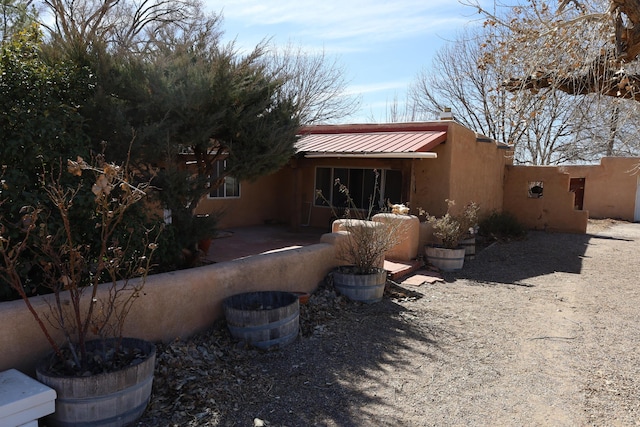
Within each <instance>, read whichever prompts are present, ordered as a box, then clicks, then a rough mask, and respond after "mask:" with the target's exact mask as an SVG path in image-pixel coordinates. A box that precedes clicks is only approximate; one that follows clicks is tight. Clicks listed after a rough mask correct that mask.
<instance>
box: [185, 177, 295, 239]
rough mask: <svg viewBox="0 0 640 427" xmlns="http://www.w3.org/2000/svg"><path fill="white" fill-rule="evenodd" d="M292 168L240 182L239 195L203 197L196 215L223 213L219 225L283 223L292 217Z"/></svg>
mask: <svg viewBox="0 0 640 427" xmlns="http://www.w3.org/2000/svg"><path fill="white" fill-rule="evenodd" d="M292 177H293V170H292V168H291V167H290V166H289V165H286V166H284V167H283V168H282V169H281V170H279V171H278V172H276V173H273V174H270V175H267V176H264V177H261V178H260V179H257V180H255V181H241V182H240V197H237V198H219V199H218V198H208V197H205V198H203V199H202V200H201V201H200V203H198V207H197V208H196V214H205V213H221V216H220V222H219V227H220V228H229V227H243V226H249V225H260V224H264V223H265V222H271V223H278V224H284V223H289V221H290V218H291V210H290V208H291V199H292V192H293V180H292Z"/></svg>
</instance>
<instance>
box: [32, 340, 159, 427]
mask: <svg viewBox="0 0 640 427" xmlns="http://www.w3.org/2000/svg"><path fill="white" fill-rule="evenodd" d="M114 340H116V339H115V338H109V339H107V340H106V341H107V342H112V341H114ZM101 342H102V340H91V341H88V342H87V346H88V347H89V348H95V346H97V345H100V343H101ZM122 346H123V347H124V348H127V347H134V346H135V347H139V348H141V349H142V351H143V353H144V356H143V357H142V358H141V359H140V362H139V363H135V364H130V365H128V366H125V367H123V368H121V369H117V370H114V371H110V372H101V373H99V374H94V375H88V376H75V375H74V376H72V375H61V374H58V373H54V372H51V371H50V369H48V367H47V366H48V365H50V360H51V357H55V355H53V356H52V355H51V354H49V355H47V356H46V357H45V358H43V359H41V360H40V362H39V363H38V365H37V367H36V377H37V379H38V381H40V382H41V383H43V384H45V385H47V386H49V387H51V388H53V389H54V390H55V391H56V394H57V398H56V401H55V407H56V410H55V412H54V413H53V414H51V415H49V416H47V417H46V425H47V426H51V427H58V426H59V427H67V426H79V425H82V426H85V427H90V426H101V427H120V426H125V425H131V424H132V423H134V422H135V421H136V420H138V419H139V418H140V417H141V416H142V415H143V414H144V412H145V410H146V408H147V406H148V404H149V401H150V400H151V392H152V388H153V378H154V373H155V363H156V353H157V348H156V345H155V344H154V343H152V342H150V341H147V340H144V339H138V338H122ZM83 391H85V392H83ZM122 402H126V403H124V404H123V403H122Z"/></svg>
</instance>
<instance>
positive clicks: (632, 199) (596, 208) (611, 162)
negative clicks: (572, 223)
mask: <svg viewBox="0 0 640 427" xmlns="http://www.w3.org/2000/svg"><path fill="white" fill-rule="evenodd" d="M639 165H640V158H638V157H604V158H602V159H601V160H600V164H599V165H584V166H563V167H561V170H562V171H564V172H567V173H568V174H569V176H570V177H571V178H584V179H585V185H584V205H583V208H584V210H586V211H589V217H590V218H616V219H623V220H625V221H637V220H638V219H640V218H638V217H637V216H636V197H637V192H638V187H640V169H638V166H639Z"/></svg>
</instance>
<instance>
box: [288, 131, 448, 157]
mask: <svg viewBox="0 0 640 427" xmlns="http://www.w3.org/2000/svg"><path fill="white" fill-rule="evenodd" d="M446 139H447V132H446V131H444V130H433V131H411V132H365V133H316V134H306V135H303V136H302V137H301V138H300V140H298V142H297V144H296V149H297V151H298V152H299V153H300V152H301V153H418V152H428V151H430V150H432V149H433V148H435V147H436V146H437V145H439V144H441V143H443V142H445V141H446Z"/></svg>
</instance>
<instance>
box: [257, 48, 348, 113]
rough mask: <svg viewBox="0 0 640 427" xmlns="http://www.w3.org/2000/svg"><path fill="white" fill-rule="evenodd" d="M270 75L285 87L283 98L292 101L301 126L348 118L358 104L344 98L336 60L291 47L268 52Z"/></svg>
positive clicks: (340, 68)
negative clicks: (281, 81) (279, 80)
mask: <svg viewBox="0 0 640 427" xmlns="http://www.w3.org/2000/svg"><path fill="white" fill-rule="evenodd" d="M268 61H269V62H270V65H269V66H270V68H271V69H272V71H273V73H274V74H275V75H276V76H277V77H278V78H280V79H282V80H283V81H284V82H285V83H284V85H283V87H282V92H283V95H284V96H285V97H287V98H290V99H293V100H294V101H293V102H294V104H295V105H296V107H297V110H298V116H299V120H300V122H301V123H303V124H314V123H327V122H331V121H335V120H337V119H341V118H344V117H347V116H349V115H350V114H352V113H353V112H355V110H356V109H357V108H358V105H359V103H360V100H359V99H358V98H355V97H353V96H349V95H347V94H346V88H347V85H348V81H347V80H346V79H345V70H344V67H343V66H341V65H340V63H339V62H338V59H337V58H331V57H328V56H327V55H326V53H325V52H324V50H323V51H322V52H319V53H317V54H313V53H308V52H305V51H303V50H302V48H301V47H296V46H293V45H291V44H289V45H287V46H285V47H284V48H272V50H271V55H270V56H269V58H268Z"/></svg>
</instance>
